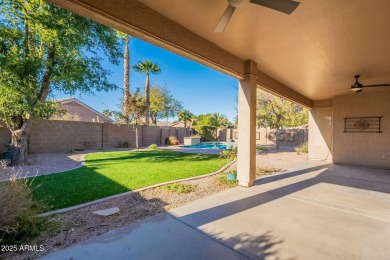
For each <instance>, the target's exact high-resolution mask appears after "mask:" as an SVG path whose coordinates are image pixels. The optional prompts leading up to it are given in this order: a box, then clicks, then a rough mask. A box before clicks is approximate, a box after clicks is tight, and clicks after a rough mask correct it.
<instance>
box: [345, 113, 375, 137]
mask: <svg viewBox="0 0 390 260" xmlns="http://www.w3.org/2000/svg"><path fill="white" fill-rule="evenodd" d="M381 119H382V117H381V116H378V117H345V118H344V133H382V131H381Z"/></svg>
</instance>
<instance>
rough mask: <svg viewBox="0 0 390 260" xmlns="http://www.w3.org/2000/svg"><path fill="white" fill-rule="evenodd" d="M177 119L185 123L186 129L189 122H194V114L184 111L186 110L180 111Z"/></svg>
mask: <svg viewBox="0 0 390 260" xmlns="http://www.w3.org/2000/svg"><path fill="white" fill-rule="evenodd" d="M177 117H178V118H179V122H183V123H184V128H186V127H187V122H191V121H192V119H193V117H194V114H192V113H191V112H190V111H189V110H187V109H184V110H182V111H180V112H179V113H177Z"/></svg>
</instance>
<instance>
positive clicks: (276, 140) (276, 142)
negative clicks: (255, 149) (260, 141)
mask: <svg viewBox="0 0 390 260" xmlns="http://www.w3.org/2000/svg"><path fill="white" fill-rule="evenodd" d="M279 131H280V129H279V128H277V129H276V133H275V147H276V149H277V150H279Z"/></svg>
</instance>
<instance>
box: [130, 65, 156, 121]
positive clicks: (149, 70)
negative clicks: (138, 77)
mask: <svg viewBox="0 0 390 260" xmlns="http://www.w3.org/2000/svg"><path fill="white" fill-rule="evenodd" d="M133 69H134V70H135V71H136V72H138V73H145V74H146V82H145V106H146V111H145V124H146V125H149V118H150V112H149V110H150V80H149V76H150V74H158V73H160V72H161V69H160V67H159V66H158V65H157V63H153V62H152V61H150V60H144V61H139V62H138V63H137V64H136V65H134V66H133Z"/></svg>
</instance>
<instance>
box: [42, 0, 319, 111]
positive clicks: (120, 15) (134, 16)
mask: <svg viewBox="0 0 390 260" xmlns="http://www.w3.org/2000/svg"><path fill="white" fill-rule="evenodd" d="M48 1H49V2H51V3H54V4H56V5H59V6H61V7H63V8H65V9H67V10H69V11H72V12H74V13H77V14H79V15H81V16H84V17H87V18H89V19H92V20H94V21H97V22H99V23H102V24H105V25H107V26H109V27H112V28H115V29H117V30H119V31H122V32H125V33H127V34H129V35H132V36H134V37H137V38H139V39H142V40H145V41H147V42H150V43H152V44H154V45H157V46H159V47H162V48H164V49H167V50H169V51H172V52H174V53H176V54H178V55H181V56H183V57H186V58H189V59H191V60H194V61H196V62H199V63H201V64H203V65H206V66H208V67H210V68H213V69H215V70H218V71H221V72H223V73H226V74H228V75H230V76H232V77H235V78H237V79H242V78H243V77H244V76H245V75H246V64H247V63H246V61H244V60H242V59H240V58H239V57H237V56H235V55H233V54H231V53H229V52H227V51H226V50H224V49H222V48H220V47H218V46H217V45H215V44H214V43H212V42H210V41H209V40H206V39H204V38H202V37H201V36H199V35H197V34H195V33H193V32H192V31H190V30H188V29H187V28H185V27H183V26H181V25H180V24H178V23H176V22H174V21H172V20H170V19H168V18H167V17H165V16H163V15H161V14H160V13H158V12H156V11H155V10H153V9H151V8H150V7H148V6H146V5H144V4H142V3H140V2H138V1H136V0H115V1H106V0H48ZM257 76H258V85H259V86H261V87H263V88H265V89H267V90H269V91H271V92H273V93H275V94H277V95H279V96H282V97H285V98H287V99H290V100H292V101H294V102H297V103H299V104H301V105H304V106H306V107H312V105H313V101H312V100H310V99H308V98H306V97H305V96H303V95H302V94H300V93H298V92H296V91H295V90H293V89H291V88H289V87H288V86H286V85H284V84H283V83H281V82H279V81H277V80H275V79H274V78H272V77H271V76H269V75H267V74H265V73H263V72H261V71H257Z"/></svg>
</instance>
